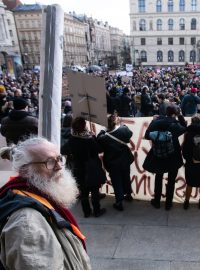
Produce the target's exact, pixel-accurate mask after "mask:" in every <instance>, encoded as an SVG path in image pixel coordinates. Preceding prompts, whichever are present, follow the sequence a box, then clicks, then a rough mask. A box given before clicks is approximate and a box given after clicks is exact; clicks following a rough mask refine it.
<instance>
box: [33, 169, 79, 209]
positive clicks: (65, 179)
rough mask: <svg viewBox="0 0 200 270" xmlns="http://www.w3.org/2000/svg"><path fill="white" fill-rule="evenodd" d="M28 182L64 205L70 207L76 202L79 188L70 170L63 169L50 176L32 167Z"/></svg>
mask: <svg viewBox="0 0 200 270" xmlns="http://www.w3.org/2000/svg"><path fill="white" fill-rule="evenodd" d="M28 183H29V184H31V185H32V186H34V187H36V188H37V189H38V190H40V191H41V192H42V193H44V194H46V195H47V196H49V197H50V198H51V199H52V200H53V201H54V202H56V203H57V204H59V205H61V206H63V207H70V206H72V205H73V204H74V203H75V202H76V198H77V195H78V188H77V184H76V181H75V179H74V178H73V176H72V174H71V172H70V171H69V170H66V169H62V170H60V171H58V172H56V173H55V174H54V176H53V177H51V178H48V177H44V176H41V175H40V174H38V173H37V172H35V171H34V170H33V169H32V168H30V169H29V171H28Z"/></svg>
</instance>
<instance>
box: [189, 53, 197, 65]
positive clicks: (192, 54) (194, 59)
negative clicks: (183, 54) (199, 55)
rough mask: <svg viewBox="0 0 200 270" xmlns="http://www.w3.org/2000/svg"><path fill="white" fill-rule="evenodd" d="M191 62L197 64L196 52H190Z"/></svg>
mask: <svg viewBox="0 0 200 270" xmlns="http://www.w3.org/2000/svg"><path fill="white" fill-rule="evenodd" d="M190 62H192V63H194V62H196V52H195V50H192V51H190Z"/></svg>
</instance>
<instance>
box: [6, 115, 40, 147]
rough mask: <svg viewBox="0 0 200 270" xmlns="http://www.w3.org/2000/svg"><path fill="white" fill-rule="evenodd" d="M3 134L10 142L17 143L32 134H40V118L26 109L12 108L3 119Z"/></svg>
mask: <svg viewBox="0 0 200 270" xmlns="http://www.w3.org/2000/svg"><path fill="white" fill-rule="evenodd" d="M1 134H2V135H3V136H4V137H6V141H7V143H8V144H10V143H14V144H17V143H18V141H20V140H24V139H26V138H27V137H29V136H30V135H32V134H34V135H37V134H38V119H37V118H36V117H33V116H31V115H30V114H29V113H28V112H26V111H23V110H12V111H11V112H10V113H9V115H8V116H6V117H4V118H3V119H2V121H1Z"/></svg>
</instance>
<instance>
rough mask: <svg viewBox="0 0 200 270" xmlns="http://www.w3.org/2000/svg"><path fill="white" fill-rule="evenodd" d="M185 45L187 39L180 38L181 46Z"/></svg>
mask: <svg viewBox="0 0 200 270" xmlns="http://www.w3.org/2000/svg"><path fill="white" fill-rule="evenodd" d="M184 44H185V39H184V38H183V37H180V38H179V45H184Z"/></svg>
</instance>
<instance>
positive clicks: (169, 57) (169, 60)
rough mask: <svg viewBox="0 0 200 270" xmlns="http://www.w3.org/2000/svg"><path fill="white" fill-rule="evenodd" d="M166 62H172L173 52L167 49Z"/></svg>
mask: <svg viewBox="0 0 200 270" xmlns="http://www.w3.org/2000/svg"><path fill="white" fill-rule="evenodd" d="M168 62H174V52H173V51H168Z"/></svg>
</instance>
